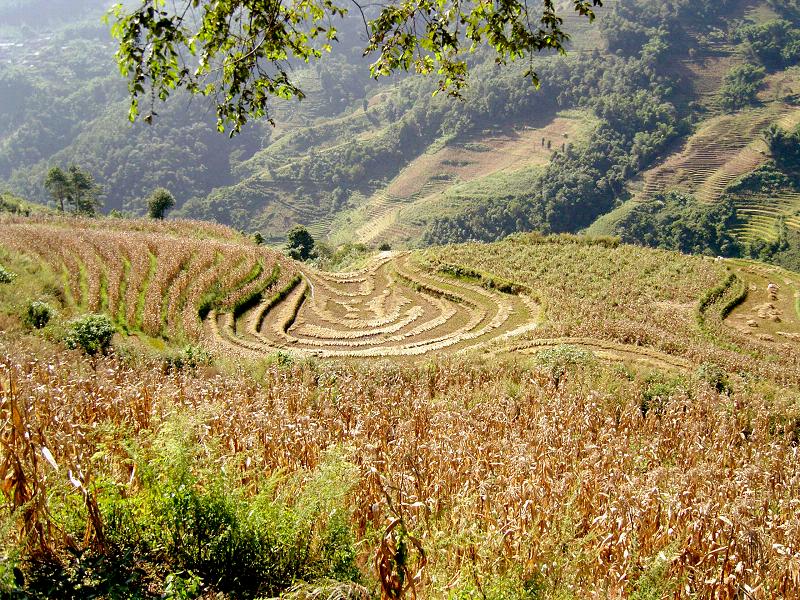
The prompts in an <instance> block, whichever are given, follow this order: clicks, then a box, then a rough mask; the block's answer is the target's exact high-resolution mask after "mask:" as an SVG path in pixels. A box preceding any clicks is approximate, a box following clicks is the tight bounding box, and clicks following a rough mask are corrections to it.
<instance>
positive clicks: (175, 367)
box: [164, 345, 211, 371]
mask: <svg viewBox="0 0 800 600" xmlns="http://www.w3.org/2000/svg"><path fill="white" fill-rule="evenodd" d="M210 363H211V356H210V355H209V353H208V352H206V351H205V350H203V349H202V348H199V347H197V346H191V345H189V346H185V347H184V348H183V350H181V351H180V352H177V353H175V354H170V355H168V356H166V357H165V358H164V368H165V371H182V370H183V369H190V370H193V369H196V368H197V367H199V366H200V365H207V364H210Z"/></svg>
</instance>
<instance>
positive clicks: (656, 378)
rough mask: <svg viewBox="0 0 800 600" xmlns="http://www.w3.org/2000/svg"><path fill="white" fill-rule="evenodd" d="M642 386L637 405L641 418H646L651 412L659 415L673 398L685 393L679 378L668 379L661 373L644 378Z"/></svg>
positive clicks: (683, 385)
mask: <svg viewBox="0 0 800 600" xmlns="http://www.w3.org/2000/svg"><path fill="white" fill-rule="evenodd" d="M644 384H645V388H644V390H643V391H642V400H641V402H640V404H639V410H641V412H642V416H643V417H646V416H647V413H649V412H650V411H651V410H652V411H654V412H655V413H656V414H659V415H660V414H661V413H663V411H664V407H665V406H666V405H667V402H669V400H670V399H671V398H672V397H673V396H676V395H677V394H680V393H684V392H685V384H684V382H683V380H682V379H681V378H680V377H672V378H668V377H666V376H665V375H663V374H661V373H656V374H653V375H649V376H648V377H646V378H645V380H644Z"/></svg>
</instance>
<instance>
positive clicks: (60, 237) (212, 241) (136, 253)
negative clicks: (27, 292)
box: [0, 219, 295, 340]
mask: <svg viewBox="0 0 800 600" xmlns="http://www.w3.org/2000/svg"><path fill="white" fill-rule="evenodd" d="M123 224H124V225H125V226H126V227H127V229H124V230H122V229H120V230H116V231H115V230H114V226H115V225H123ZM189 232H194V233H195V234H197V233H201V234H202V233H203V232H205V234H207V237H206V236H203V235H200V236H199V237H195V238H192V237H187V235H186V234H188V233H189ZM181 233H183V235H181ZM176 234H177V235H176ZM0 245H2V246H3V247H5V248H6V249H8V250H11V251H19V252H23V253H26V254H29V255H33V256H35V257H38V258H39V259H40V260H41V261H42V262H44V263H46V264H47V265H49V267H50V269H51V270H52V271H53V272H55V273H56V274H60V275H61V280H62V285H63V290H64V297H65V303H66V304H67V306H68V307H69V308H70V309H71V310H73V311H74V312H84V311H91V312H104V313H106V314H108V315H110V316H111V317H112V318H114V319H115V320H116V321H117V323H118V324H119V325H120V326H122V327H124V328H125V329H127V330H128V331H137V332H141V333H144V334H146V335H148V336H152V337H165V338H169V339H174V340H199V339H200V338H201V337H202V335H203V328H202V318H203V317H204V316H205V315H206V314H207V313H208V312H209V311H210V310H212V309H213V308H217V309H220V310H228V311H231V312H233V313H235V312H237V311H240V310H242V307H245V306H247V305H248V304H249V303H252V302H253V301H254V300H255V299H256V298H260V296H261V295H262V294H266V293H269V291H270V290H272V289H276V288H280V287H282V286H285V285H286V283H287V282H288V281H289V280H291V279H292V278H293V277H294V276H295V268H294V265H293V263H292V262H291V261H289V260H288V259H286V258H284V257H283V256H282V255H281V254H279V253H276V252H274V251H272V250H267V249H264V248H260V247H257V246H254V245H249V244H245V243H242V240H241V239H240V238H238V235H237V234H236V232H234V231H233V230H230V229H228V228H224V227H216V226H210V227H207V228H205V229H204V227H203V226H198V224H196V223H191V222H189V223H183V224H181V223H178V224H177V225H176V224H175V222H169V223H165V224H150V223H148V222H146V221H141V222H137V221H125V222H120V221H114V220H113V219H112V220H102V221H95V220H70V221H65V220H62V219H50V220H40V221H39V222H33V221H29V220H23V219H18V220H9V221H6V222H4V223H2V224H0Z"/></svg>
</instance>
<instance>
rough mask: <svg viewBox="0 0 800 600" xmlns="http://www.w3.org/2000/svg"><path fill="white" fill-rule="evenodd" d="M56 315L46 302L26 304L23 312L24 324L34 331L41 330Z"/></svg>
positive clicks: (35, 301) (38, 301) (37, 301)
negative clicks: (26, 306) (26, 307)
mask: <svg viewBox="0 0 800 600" xmlns="http://www.w3.org/2000/svg"><path fill="white" fill-rule="evenodd" d="M55 314H56V310H55V309H54V308H53V307H52V306H50V305H49V304H48V303H47V302H41V301H40V300H34V301H33V302H31V303H30V304H28V309H27V310H26V311H25V323H26V324H27V325H28V326H29V327H33V328H34V329H41V328H42V327H44V326H45V325H47V324H48V323H49V322H50V319H52V318H53V317H54V316H55Z"/></svg>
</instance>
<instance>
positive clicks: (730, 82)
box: [720, 63, 765, 111]
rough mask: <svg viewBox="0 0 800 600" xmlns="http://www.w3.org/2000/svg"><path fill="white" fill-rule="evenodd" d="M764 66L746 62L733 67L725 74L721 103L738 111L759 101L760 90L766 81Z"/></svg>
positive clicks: (726, 107)
mask: <svg viewBox="0 0 800 600" xmlns="http://www.w3.org/2000/svg"><path fill="white" fill-rule="evenodd" d="M764 76H765V71H764V69H763V68H762V67H758V66H756V65H752V64H750V63H744V64H742V65H737V66H735V67H732V68H731V70H730V71H728V73H727V75H725V80H724V82H723V85H722V89H721V90H720V104H721V105H722V107H723V108H725V109H726V110H729V111H736V110H739V109H741V108H744V107H746V106H751V105H753V104H756V103H757V102H758V98H757V94H758V90H760V89H761V86H762V85H763V83H764Z"/></svg>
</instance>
